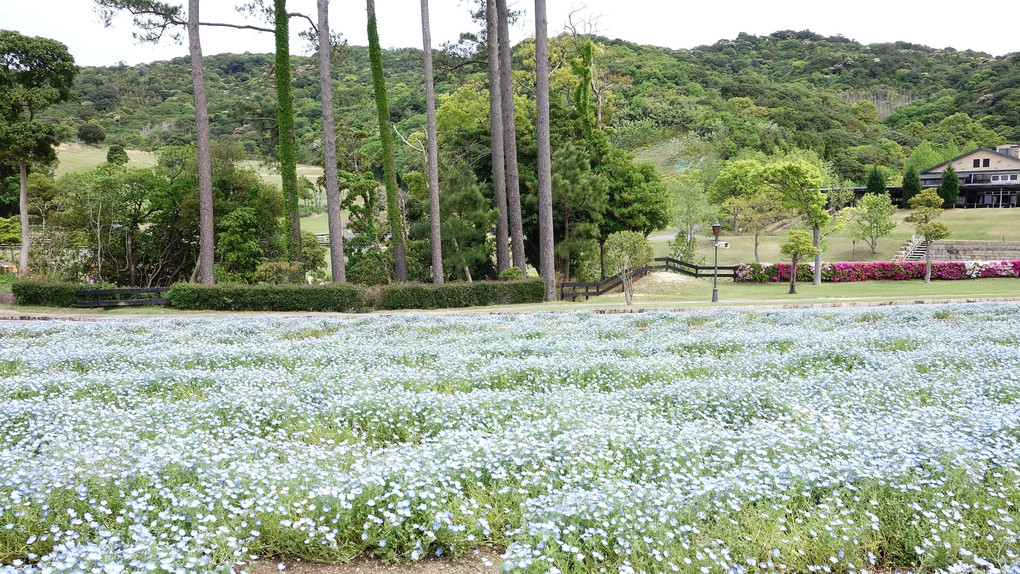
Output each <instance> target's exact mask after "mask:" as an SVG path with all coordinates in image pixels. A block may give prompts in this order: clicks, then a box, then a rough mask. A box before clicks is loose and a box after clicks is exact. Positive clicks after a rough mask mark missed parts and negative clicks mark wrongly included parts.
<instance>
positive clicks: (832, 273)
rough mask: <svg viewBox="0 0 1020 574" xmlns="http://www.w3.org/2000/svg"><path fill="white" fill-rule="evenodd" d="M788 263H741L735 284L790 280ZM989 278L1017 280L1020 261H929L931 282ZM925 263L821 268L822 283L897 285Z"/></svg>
mask: <svg viewBox="0 0 1020 574" xmlns="http://www.w3.org/2000/svg"><path fill="white" fill-rule="evenodd" d="M790 268H791V265H790V264H789V263H742V264H740V265H738V266H737V281H738V282H742V283H769V282H773V281H789V280H790ZM813 271H814V264H813V263H802V264H800V265H798V266H797V280H798V281H810V280H811V276H812V272H813ZM991 277H1020V261H932V263H931V278H932V279H940V280H944V281H955V280H957V279H978V278H991ZM923 278H924V262H920V261H854V262H846V261H843V262H838V263H823V264H822V281H831V282H833V283H846V282H851V281H882V280H885V281H900V280H904V279H923Z"/></svg>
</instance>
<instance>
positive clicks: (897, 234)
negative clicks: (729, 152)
mask: <svg viewBox="0 0 1020 574" xmlns="http://www.w3.org/2000/svg"><path fill="white" fill-rule="evenodd" d="M909 213H910V210H906V209H901V210H899V211H898V212H897V213H896V215H895V216H894V220H895V221H896V223H897V226H896V229H894V230H893V232H892V233H891V234H890V235H889V236H887V237H883V238H881V239H879V240H878V253H876V254H872V253H871V248H870V247H868V245H867V244H865V243H864V242H861V241H858V242H857V244H856V246H855V245H854V243H853V241H851V240H850V239H849V238H848V237H846V235H845V233H841V234H835V235H832V236H830V237H828V238H827V239H826V240H825V242H824V243H823V246H824V248H825V251H824V252H823V253H822V259H823V260H824V261H889V260H891V259H892V258H893V256H895V255H896V252H897V251H899V249H900V247H901V246H902V245H903V243H904V242H905V241H906V240H908V239H910V237H911V236H912V235H913V233H914V228H913V226H912V225H910V224H908V223H904V222H903V219H904V218H905V217H907V215H909ZM942 221H944V222H945V223H946V224H947V225H949V227H950V229H952V232H953V234H952V235H951V236H950V237H949V239H951V240H960V241H1020V209H950V210H946V211H945V212H944V213H943V215H942ZM671 231H675V230H671ZM657 235H660V233H658V232H657V233H653V234H652V237H653V238H654V237H656V236H657ZM785 239H786V235H785V233H781V234H780V235H772V236H762V237H759V246H758V255H759V257H760V259H761V260H762V261H780V260H782V258H781V256H780V255H779V245H780V243H782V242H783V241H784V240H785ZM719 240H720V241H727V242H729V244H730V247H729V249H720V250H719V264H720V265H733V264H736V263H748V262H751V261H754V238H753V237H751V236H748V235H742V236H741V235H738V236H732V235H726V234H725V232H724V233H723V235H721V236H720V237H719ZM652 250H653V251H654V252H655V256H656V257H663V256H665V255H667V254H668V253H669V240H668V239H661V240H657V241H656V240H653V241H652ZM712 251H713V250H712V240H711V238H710V237H700V238H699V239H698V255H699V256H700V257H703V258H704V262H705V263H706V264H711V263H712V260H713V257H714V254H713V252H712Z"/></svg>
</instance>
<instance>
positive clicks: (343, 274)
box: [318, 0, 347, 283]
mask: <svg viewBox="0 0 1020 574" xmlns="http://www.w3.org/2000/svg"><path fill="white" fill-rule="evenodd" d="M318 11H319V91H320V93H321V96H322V150H323V162H322V164H323V171H324V172H325V176H326V222H327V224H328V225H329V263H330V267H332V270H333V283H346V282H347V264H346V262H345V261H344V220H343V218H342V217H340V185H339V184H338V183H337V165H336V162H337V159H336V119H335V118H334V116H333V67H332V61H331V58H330V56H331V54H330V45H329V0H318Z"/></svg>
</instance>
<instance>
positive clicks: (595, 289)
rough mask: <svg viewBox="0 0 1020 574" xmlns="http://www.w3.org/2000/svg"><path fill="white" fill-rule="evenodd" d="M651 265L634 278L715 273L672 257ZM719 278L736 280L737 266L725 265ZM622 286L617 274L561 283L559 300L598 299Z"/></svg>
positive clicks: (699, 276)
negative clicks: (667, 273) (658, 273)
mask: <svg viewBox="0 0 1020 574" xmlns="http://www.w3.org/2000/svg"><path fill="white" fill-rule="evenodd" d="M653 262H654V263H653V264H652V265H646V266H645V267H642V268H641V269H637V270H635V271H634V278H635V279H637V278H638V277H642V276H643V275H645V274H646V273H648V272H650V271H672V272H673V273H683V274H684V275H690V276H691V277H698V278H701V277H712V276H713V274H714V273H715V270H716V268H715V267H705V266H701V265H694V264H693V263H688V262H686V261H681V260H679V259H673V258H672V257H656V258H655V259H654V260H653ZM718 269H719V277H721V278H724V279H736V278H737V266H736V265H725V266H720V267H719V268H718ZM621 285H623V279H622V278H621V277H620V275H619V274H617V275H613V276H612V277H607V278H605V279H603V280H602V281H598V282H594V283H576V282H575V283H561V284H560V299H570V300H571V301H576V300H577V298H578V297H584V298H585V299H588V298H589V297H598V296H599V295H604V294H606V293H609V292H610V291H612V290H613V289H616V288H617V287H620V286H621Z"/></svg>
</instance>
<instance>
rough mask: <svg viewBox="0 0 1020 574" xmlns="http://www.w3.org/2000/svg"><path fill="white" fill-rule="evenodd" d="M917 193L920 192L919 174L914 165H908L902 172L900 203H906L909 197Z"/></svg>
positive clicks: (908, 201)
mask: <svg viewBox="0 0 1020 574" xmlns="http://www.w3.org/2000/svg"><path fill="white" fill-rule="evenodd" d="M918 193H921V176H920V175H919V174H918V172H917V168H916V167H914V166H912V165H908V166H907V169H906V171H905V172H904V173H903V199H902V204H903V205H908V204H909V203H910V200H911V198H913V197H914V196H915V195H917V194H918Z"/></svg>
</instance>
